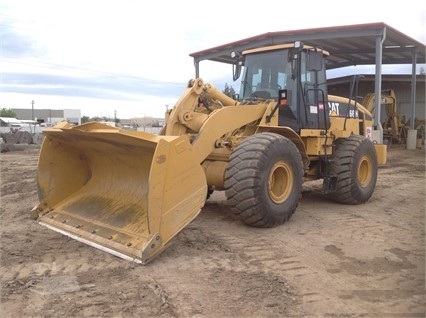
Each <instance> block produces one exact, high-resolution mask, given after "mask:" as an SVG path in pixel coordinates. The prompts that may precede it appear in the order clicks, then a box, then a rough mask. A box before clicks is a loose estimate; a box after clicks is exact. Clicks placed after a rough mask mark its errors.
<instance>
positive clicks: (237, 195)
mask: <svg viewBox="0 0 426 318" xmlns="http://www.w3.org/2000/svg"><path fill="white" fill-rule="evenodd" d="M302 184H303V166H302V158H301V156H300V153H299V150H298V149H297V148H296V146H295V145H294V143H293V142H291V141H290V140H289V139H287V138H285V137H283V136H281V135H278V134H275V133H269V132H266V133H258V134H255V135H253V136H250V137H247V138H246V139H245V140H244V141H242V142H241V144H239V145H238V146H237V147H236V148H235V150H234V151H233V153H232V154H231V156H230V160H229V164H228V168H227V169H226V171H225V194H226V197H227V199H228V201H227V203H228V205H229V207H230V208H231V210H232V212H233V213H234V214H235V215H236V216H238V217H239V218H240V219H241V220H242V221H243V222H244V223H246V224H248V225H250V226H255V227H275V226H278V225H280V224H283V223H284V222H286V221H287V220H288V219H290V217H291V216H292V215H293V213H294V211H295V209H296V207H297V204H298V203H299V200H300V197H301V192H302Z"/></svg>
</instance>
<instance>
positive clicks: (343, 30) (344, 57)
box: [189, 22, 426, 69]
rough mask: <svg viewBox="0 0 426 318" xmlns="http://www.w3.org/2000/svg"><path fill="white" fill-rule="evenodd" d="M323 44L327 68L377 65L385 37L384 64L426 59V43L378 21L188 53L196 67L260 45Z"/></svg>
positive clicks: (268, 36)
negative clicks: (377, 51)
mask: <svg viewBox="0 0 426 318" xmlns="http://www.w3.org/2000/svg"><path fill="white" fill-rule="evenodd" d="M294 41H302V42H303V43H304V44H307V45H310V46H316V47H320V48H323V49H324V50H326V51H328V52H329V53H330V57H329V58H327V69H335V68H340V67H345V66H352V65H375V64H376V55H377V54H376V48H377V42H378V41H379V42H381V41H383V43H382V45H381V47H382V60H381V64H413V63H425V60H426V58H425V55H426V45H425V44H423V43H421V42H419V41H417V40H414V39H412V38H411V37H409V36H407V35H405V34H404V33H402V32H400V31H398V30H396V29H394V28H392V27H391V26H389V25H387V24H385V23H383V22H379V23H369V24H356V25H347V26H337V27H326V28H316V29H304V30H292V31H279V32H268V33H264V34H260V35H257V36H253V37H250V38H246V39H242V40H239V41H235V42H231V43H228V44H224V45H220V46H216V47H213V48H210V49H206V50H203V51H199V52H195V53H191V54H189V56H191V57H193V58H194V63H195V65H196V67H197V65H198V63H199V62H200V61H203V60H210V61H217V62H222V63H230V64H232V63H233V60H232V59H231V56H230V53H231V52H232V51H243V50H247V49H252V48H256V47H260V46H267V45H276V44H282V43H293V42H294Z"/></svg>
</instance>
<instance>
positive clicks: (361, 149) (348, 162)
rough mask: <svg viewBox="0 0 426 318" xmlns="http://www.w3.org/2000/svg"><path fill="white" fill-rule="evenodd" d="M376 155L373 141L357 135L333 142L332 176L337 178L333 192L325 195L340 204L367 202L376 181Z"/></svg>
mask: <svg viewBox="0 0 426 318" xmlns="http://www.w3.org/2000/svg"><path fill="white" fill-rule="evenodd" d="M377 170H378V163H377V155H376V150H375V148H374V145H373V143H372V142H371V141H370V140H369V139H367V138H365V137H363V136H360V135H352V136H350V137H348V138H340V139H337V140H336V142H335V148H334V162H333V163H332V164H331V171H330V173H331V175H332V176H333V175H334V176H336V177H337V181H336V187H335V191H332V192H329V193H327V195H326V196H327V198H329V199H331V200H333V201H335V202H338V203H343V204H360V203H364V202H366V201H368V200H369V199H370V197H371V195H372V194H373V192H374V188H375V187H376V182H377Z"/></svg>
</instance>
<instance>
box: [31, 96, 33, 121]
mask: <svg viewBox="0 0 426 318" xmlns="http://www.w3.org/2000/svg"><path fill="white" fill-rule="evenodd" d="M31 109H32V112H31V115H32V118H31V119H32V120H34V100H32V101H31Z"/></svg>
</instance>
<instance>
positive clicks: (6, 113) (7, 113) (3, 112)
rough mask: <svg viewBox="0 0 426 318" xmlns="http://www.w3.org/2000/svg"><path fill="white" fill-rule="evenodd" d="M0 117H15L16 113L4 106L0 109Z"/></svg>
mask: <svg viewBox="0 0 426 318" xmlns="http://www.w3.org/2000/svg"><path fill="white" fill-rule="evenodd" d="M0 117H11V118H15V117H16V113H15V112H14V111H13V110H11V109H10V108H9V109H6V108H2V109H0Z"/></svg>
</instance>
